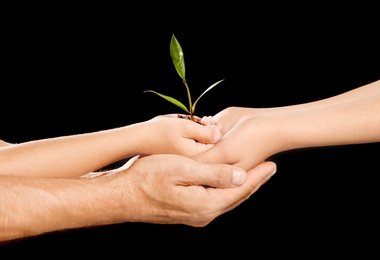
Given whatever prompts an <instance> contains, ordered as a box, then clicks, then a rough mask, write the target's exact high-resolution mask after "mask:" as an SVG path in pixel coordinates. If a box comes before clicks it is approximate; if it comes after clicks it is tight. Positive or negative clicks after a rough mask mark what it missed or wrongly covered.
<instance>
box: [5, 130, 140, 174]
mask: <svg viewBox="0 0 380 260" xmlns="http://www.w3.org/2000/svg"><path fill="white" fill-rule="evenodd" d="M140 128H143V123H140V124H135V125H130V126H126V127H121V128H116V129H111V130H105V131H99V132H94V133H88V134H79V135H72V136H65V137H57V138H50V139H43V140H36V141H30V142H25V143H20V144H13V145H8V146H4V147H0V176H1V175H23V176H35V177H57V178H60V177H77V176H81V175H83V174H86V173H88V172H92V171H96V170H98V169H100V168H102V167H104V166H107V165H109V164H111V163H113V162H116V161H118V160H121V159H124V158H128V157H130V156H132V155H135V153H137V151H138V150H139V148H138V146H139V140H141V139H142V138H143V136H142V135H143V132H142V131H141V130H140Z"/></svg>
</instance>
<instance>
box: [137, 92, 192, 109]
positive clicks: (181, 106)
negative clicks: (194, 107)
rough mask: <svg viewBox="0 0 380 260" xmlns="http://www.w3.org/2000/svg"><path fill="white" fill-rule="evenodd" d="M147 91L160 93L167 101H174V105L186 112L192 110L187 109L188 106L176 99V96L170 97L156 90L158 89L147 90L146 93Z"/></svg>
mask: <svg viewBox="0 0 380 260" xmlns="http://www.w3.org/2000/svg"><path fill="white" fill-rule="evenodd" d="M145 92H152V93H154V94H157V95H159V96H160V97H162V98H164V99H166V100H167V101H169V102H171V103H173V104H174V105H176V106H178V107H180V108H181V109H183V110H184V111H185V112H186V113H190V111H189V110H188V109H187V107H185V105H184V104H182V103H181V102H179V101H178V100H177V99H175V98H172V97H169V96H166V95H163V94H160V93H158V92H156V91H153V90H145V91H144V93H145Z"/></svg>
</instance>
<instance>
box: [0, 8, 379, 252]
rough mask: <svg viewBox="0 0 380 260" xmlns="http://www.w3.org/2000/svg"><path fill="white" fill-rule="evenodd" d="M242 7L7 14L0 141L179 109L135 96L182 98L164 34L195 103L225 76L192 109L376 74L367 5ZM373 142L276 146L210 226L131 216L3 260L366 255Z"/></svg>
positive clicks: (39, 240)
mask: <svg viewBox="0 0 380 260" xmlns="http://www.w3.org/2000/svg"><path fill="white" fill-rule="evenodd" d="M151 8H153V9H154V7H151ZM151 8H150V10H152V9H151ZM239 8H240V9H239V10H240V11H237V12H234V11H233V10H229V8H228V7H227V8H226V9H225V10H223V12H221V11H219V10H208V12H207V11H205V13H203V14H200V13H197V12H194V13H191V14H190V15H189V14H187V15H185V14H184V13H183V12H182V11H181V10H177V11H176V12H172V13H170V12H168V13H166V14H164V13H160V12H158V10H157V11H156V12H153V13H155V14H156V16H151V15H148V14H147V13H145V12H141V14H140V13H135V10H133V9H128V8H124V9H121V8H119V7H116V6H115V7H113V8H109V9H102V7H101V6H98V7H97V8H96V10H95V9H91V8H87V9H86V8H82V9H80V11H78V10H76V9H75V8H72V9H71V10H67V11H62V10H61V9H59V8H58V9H57V8H52V9H49V11H39V12H29V10H28V8H27V7H24V8H21V9H22V10H21V9H19V8H16V9H11V10H8V11H9V12H10V14H11V15H9V17H7V18H6V19H5V20H4V23H3V30H2V44H3V47H2V59H1V63H2V77H1V94H0V98H1V104H0V109H1V110H0V112H1V117H2V120H1V127H0V138H1V139H3V140H6V141H8V142H24V141H29V140H34V139H40V138H49V137H55V136H60V135H70V134H77V133H84V132H90V131H97V130H102V129H108V128H113V127H118V126H122V125H127V124H130V123H135V122H139V121H144V120H147V119H150V118H152V117H154V116H156V115H159V114H166V113H177V112H181V111H179V109H178V108H177V107H176V106H174V105H172V104H170V103H169V102H167V101H165V100H163V99H161V98H159V97H157V96H155V95H154V94H151V93H143V91H144V90H146V89H154V90H156V91H158V92H161V93H163V94H167V95H171V96H173V97H176V98H177V99H179V100H181V101H183V102H184V103H185V104H186V102H187V97H186V90H185V87H184V86H183V85H182V83H181V80H180V78H179V76H178V74H177V73H176V71H175V69H174V66H173V64H172V61H171V59H170V54H169V43H170V38H171V36H172V34H175V36H176V37H177V39H178V41H179V42H180V44H181V46H182V48H183V51H184V54H185V56H184V57H185V64H186V73H187V74H186V75H187V76H186V78H187V81H188V84H189V86H190V89H191V93H192V95H193V98H196V97H198V96H199V95H200V94H201V93H202V92H203V91H204V90H205V89H206V88H207V87H208V86H210V85H211V84H213V83H214V82H216V81H218V80H220V79H225V81H224V82H223V83H221V84H220V85H218V86H217V87H216V88H214V89H213V90H211V91H210V92H208V93H207V94H205V95H204V96H203V97H202V99H201V100H200V102H199V103H198V105H197V111H196V114H197V115H199V116H203V115H213V114H215V113H217V112H218V111H220V110H221V109H223V108H225V107H228V106H247V107H271V106H283V105H290V104H296V103H304V102H309V101H314V100H318V99H322V98H325V97H329V96H332V95H336V94H339V93H342V92H345V91H348V90H351V89H354V88H356V87H359V86H362V85H364V84H367V83H370V82H373V81H375V80H378V79H379V78H380V69H379V68H380V66H379V56H380V55H379V40H378V34H379V30H378V27H379V26H378V25H379V22H378V20H377V19H376V16H375V15H373V14H372V13H371V9H370V8H368V9H365V11H362V10H357V9H356V8H355V7H354V6H352V8H350V11H349V12H347V11H344V10H342V9H341V8H338V9H331V8H326V9H323V8H322V9H318V10H316V9H315V8H314V9H313V8H312V9H309V8H305V9H302V11H300V12H298V11H294V10H293V12H291V13H289V12H285V11H283V10H282V8H283V7H280V6H277V8H275V10H274V9H271V8H273V7H271V8H269V9H265V10H262V9H260V8H258V7H256V8H254V9H249V10H248V7H244V6H242V7H239ZM37 9H38V8H37ZM290 9H292V8H290ZM33 10H34V9H33ZM65 10H66V9H65ZM75 10H76V11H75ZM211 14H213V15H212V16H211ZM209 15H210V17H209ZM201 18H202V19H201ZM207 18H208V19H207ZM163 21H165V22H163ZM379 148H380V146H379V144H378V143H376V144H360V145H350V146H342V147H323V148H315V149H301V150H297V151H290V152H285V153H281V154H277V155H275V156H273V158H271V159H272V160H273V161H275V162H276V163H277V166H278V171H277V173H276V175H275V176H274V177H273V178H272V179H271V180H270V181H268V182H267V183H266V184H265V185H264V186H262V187H261V188H260V189H259V190H258V191H257V192H256V193H255V194H254V195H253V196H252V197H251V198H249V199H248V200H247V201H246V202H244V203H243V204H241V205H240V206H239V207H238V208H236V209H234V210H232V211H230V212H228V213H226V214H224V215H222V216H220V217H219V218H217V219H216V220H215V221H214V222H212V223H211V224H210V225H208V226H207V227H204V228H192V227H188V226H181V225H152V224H143V223H140V224H136V223H125V224H118V225H111V226H104V227H96V228H89V229H80V230H68V231H63V232H57V233H53V234H46V235H42V236H38V237H34V238H30V239H26V240H22V241H18V242H15V243H11V244H8V245H4V246H1V247H0V256H1V252H4V256H5V254H7V253H9V254H13V255H17V254H26V255H36V256H38V255H44V254H47V255H51V256H52V257H54V256H57V255H62V254H69V255H74V253H75V254H78V252H79V253H85V254H87V255H88V256H91V255H92V254H94V253H95V254H94V255H97V254H99V253H107V254H108V255H109V256H113V255H118V256H125V257H128V256H129V255H136V254H138V255H139V256H151V255H153V256H158V257H168V256H172V255H173V256H178V257H183V256H189V254H194V253H195V255H196V256H206V255H208V254H210V255H211V256H219V255H220V254H221V255H222V256H227V255H228V254H231V255H232V256H240V255H244V256H248V257H250V256H252V257H254V256H255V255H256V254H279V255H284V254H290V255H300V256H305V257H306V256H309V255H314V256H315V255H316V254H318V255H331V253H333V254H334V255H337V256H339V255H342V254H346V253H349V254H351V253H352V254H353V253H360V252H367V253H368V252H369V251H371V250H374V249H376V247H378V242H379V241H378V231H379V220H378V219H379V213H378V203H379V189H378V185H377V175H378V174H379V166H378V161H379Z"/></svg>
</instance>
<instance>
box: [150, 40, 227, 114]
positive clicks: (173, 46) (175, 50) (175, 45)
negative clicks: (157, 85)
mask: <svg viewBox="0 0 380 260" xmlns="http://www.w3.org/2000/svg"><path fill="white" fill-rule="evenodd" d="M170 56H171V58H172V61H173V64H174V67H175V69H176V70H177V73H178V75H179V76H180V77H181V79H182V82H183V84H184V85H185V87H186V90H187V97H188V99H189V107H186V106H185V105H184V104H183V103H181V102H180V101H178V100H177V99H175V98H172V97H170V96H167V95H163V94H160V93H158V92H156V91H153V90H145V91H144V93H145V92H152V93H155V94H157V95H158V96H160V97H162V98H164V99H166V100H167V101H169V102H171V103H173V104H174V105H176V106H178V107H180V108H181V109H182V110H184V111H185V112H186V113H187V114H188V117H187V118H189V119H191V120H193V121H195V119H194V115H195V114H194V113H195V106H196V105H197V103H198V101H199V99H200V98H201V97H202V96H203V95H204V94H205V93H206V92H208V91H209V90H211V89H212V88H214V87H215V86H216V85H218V84H219V83H220V82H222V81H223V79H222V80H219V81H217V82H215V83H214V84H212V85H211V86H210V87H208V88H207V89H206V90H205V91H204V92H203V93H202V94H201V95H200V96H199V97H198V98H197V99H196V100H195V102H194V103H193V102H192V99H191V95H190V89H189V86H188V85H187V81H186V77H185V75H186V73H185V72H186V70H185V59H184V55H183V51H182V47H181V45H180V44H179V42H178V40H177V39H176V37H175V36H174V34H173V36H172V38H171V41H170ZM179 116H180V115H179Z"/></svg>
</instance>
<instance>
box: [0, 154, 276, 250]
mask: <svg viewBox="0 0 380 260" xmlns="http://www.w3.org/2000/svg"><path fill="white" fill-rule="evenodd" d="M173 162H176V163H173ZM275 171H276V165H275V163H273V162H264V163H261V164H259V165H258V166H257V167H255V168H253V169H251V170H249V171H248V172H245V171H244V170H242V169H240V168H237V167H236V166H232V165H227V164H203V163H199V162H196V161H194V160H192V159H190V158H188V157H184V156H180V155H173V154H159V155H150V156H144V157H142V158H140V159H137V160H135V161H134V162H133V163H132V164H131V165H130V166H129V167H126V168H122V169H121V170H120V171H119V172H117V173H115V174H111V175H101V176H98V177H96V178H52V177H38V178H36V177H25V176H8V175H2V176H0V196H1V203H0V212H1V214H0V243H9V242H11V241H15V240H18V239H23V238H28V237H32V236H37V235H40V234H44V233H47V232H54V231H60V230H67V229H74V228H83V227H93V226H100V225H107V224H117V223H122V222H148V223H157V224H185V225H189V226H194V227H202V226H205V225H207V224H208V223H210V222H211V221H212V220H213V219H215V218H216V217H217V216H219V215H221V214H223V213H225V212H227V211H230V210H232V209H233V208H235V207H237V206H238V205H239V204H241V203H242V202H243V201H245V200H246V199H248V198H249V196H251V195H252V194H253V193H254V192H255V191H256V190H257V189H258V188H259V187H260V186H261V185H263V184H264V183H265V182H266V181H267V180H268V179H269V178H270V177H271V176H272V175H273V174H274V173H275ZM173 198H174V199H173Z"/></svg>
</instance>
